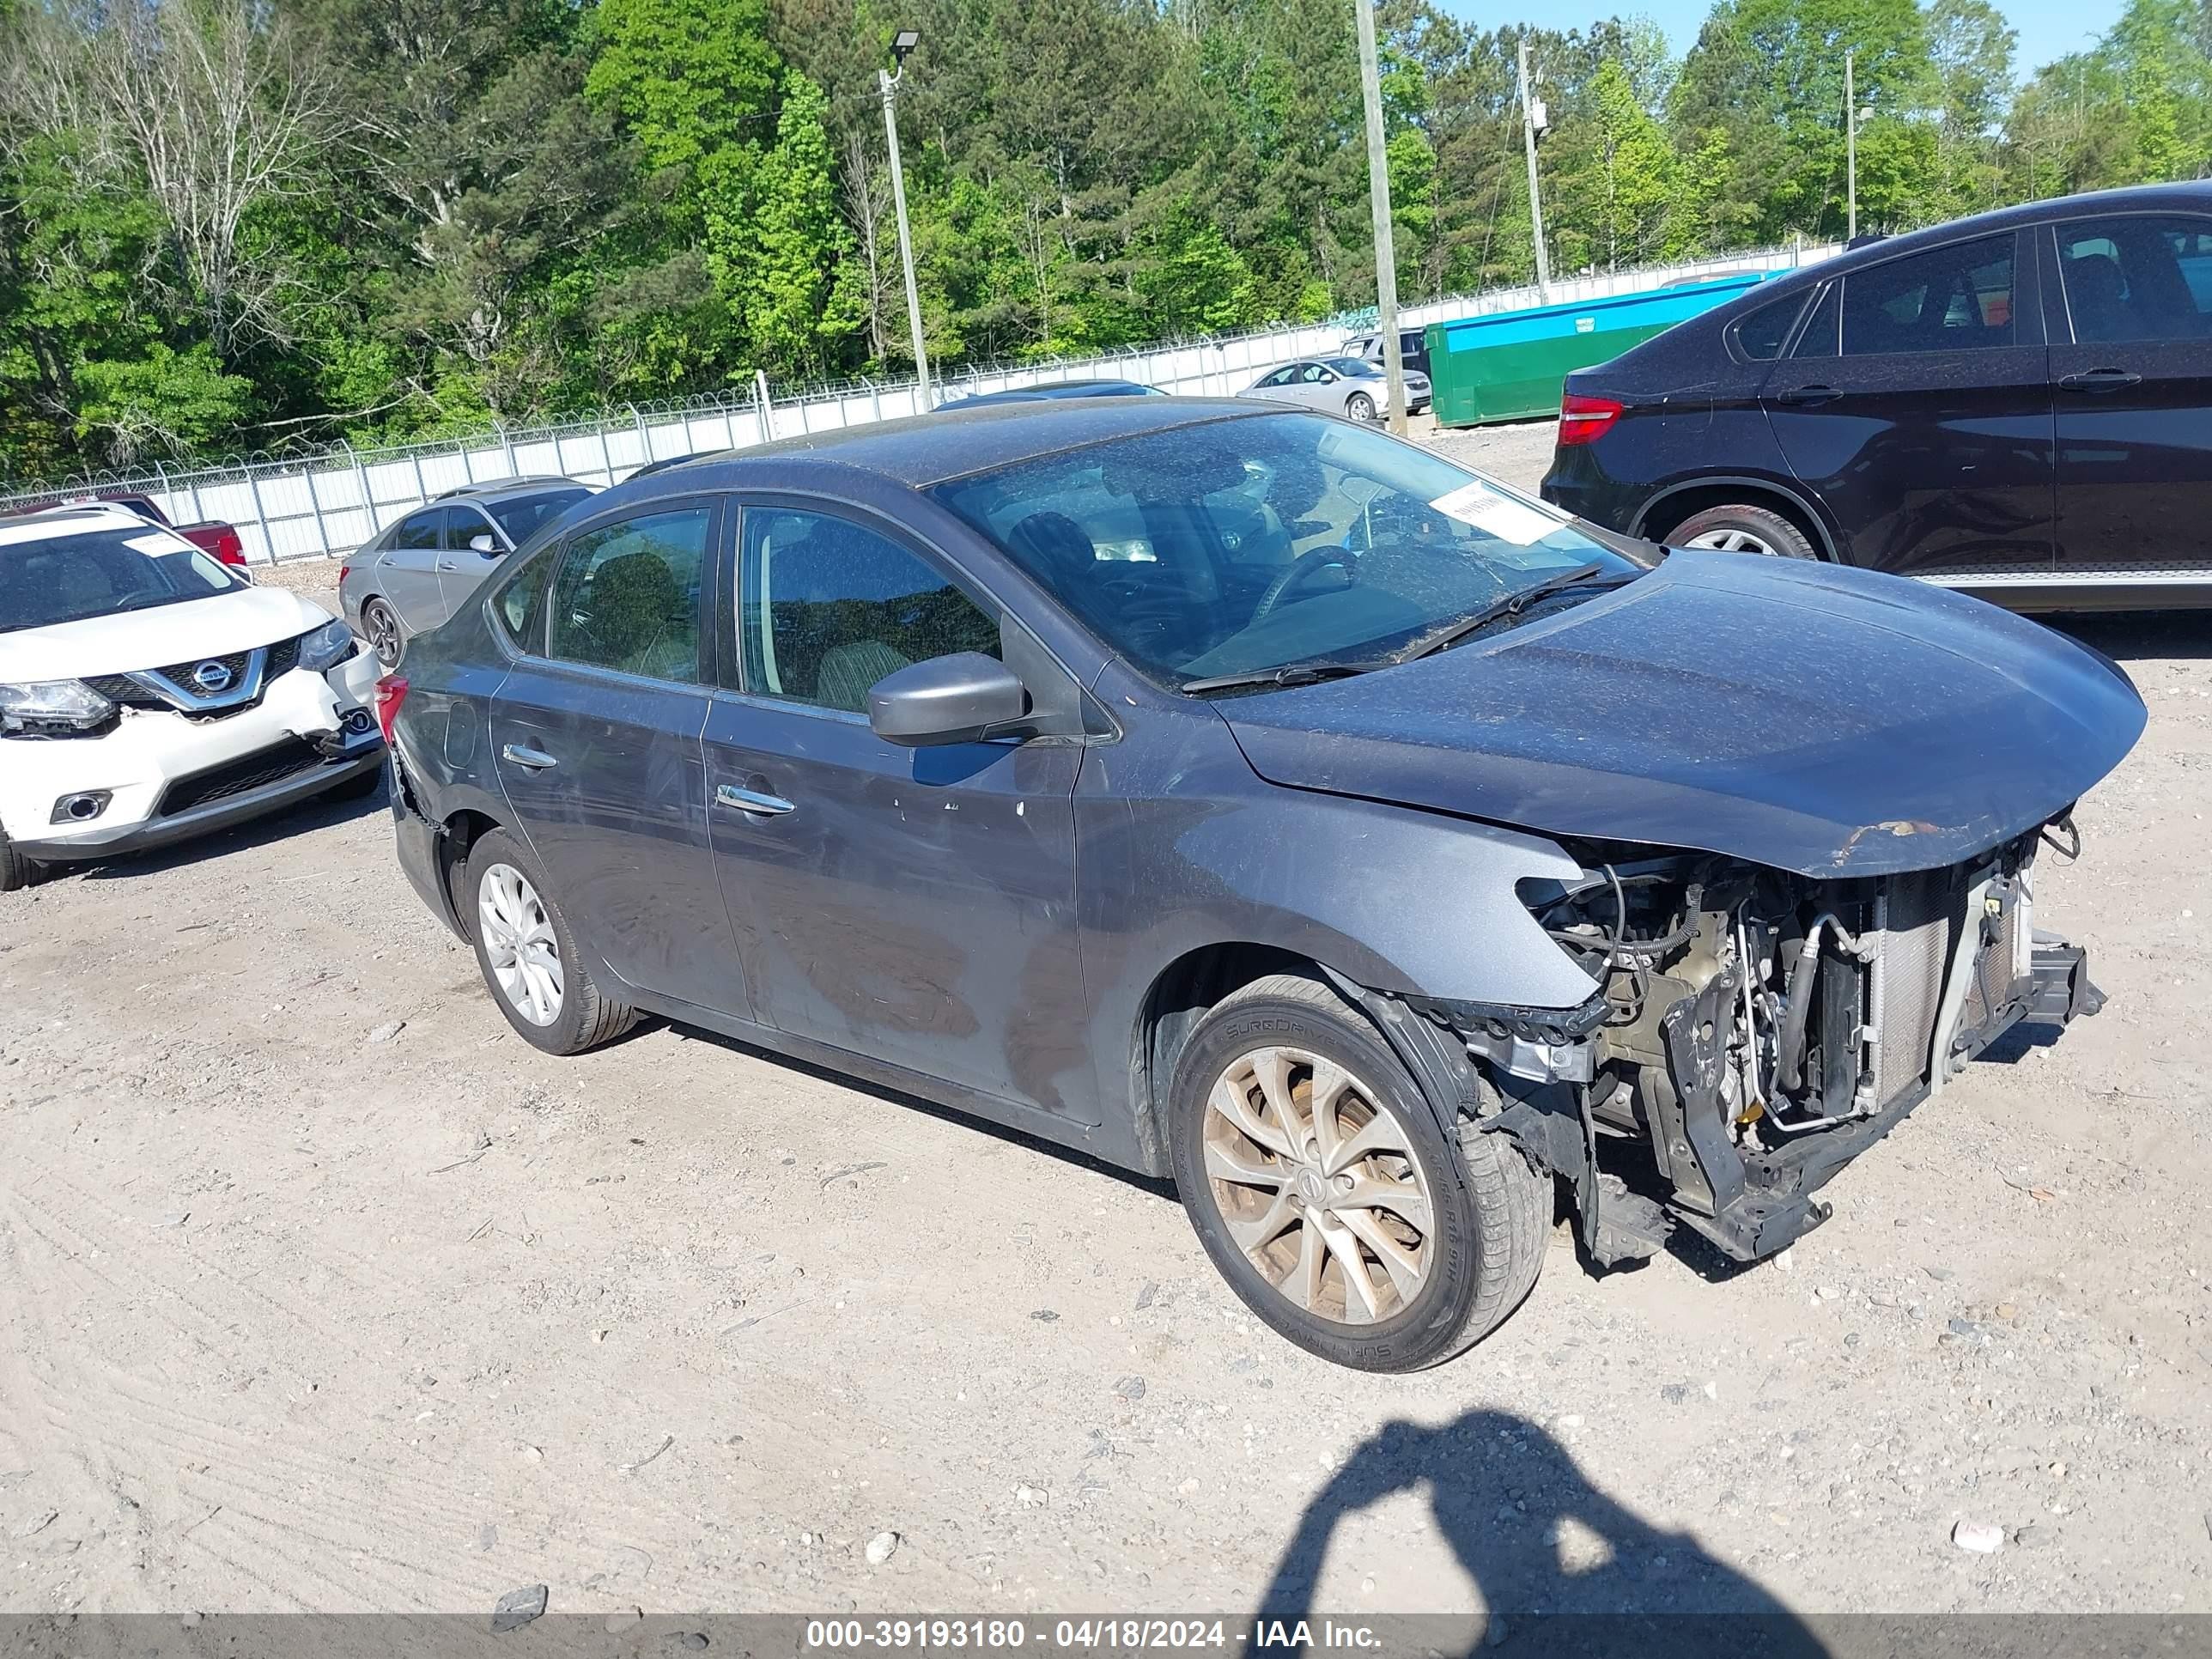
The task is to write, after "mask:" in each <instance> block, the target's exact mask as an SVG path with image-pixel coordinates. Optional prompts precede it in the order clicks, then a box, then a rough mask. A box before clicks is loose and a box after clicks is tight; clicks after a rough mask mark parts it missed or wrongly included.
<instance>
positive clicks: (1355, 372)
mask: <svg viewBox="0 0 2212 1659" xmlns="http://www.w3.org/2000/svg"><path fill="white" fill-rule="evenodd" d="M1328 366H1329V367H1330V368H1333V369H1334V370H1335V371H1336V372H1337V373H1338V374H1346V375H1351V376H1353V377H1355V378H1358V379H1365V378H1367V377H1368V376H1370V375H1376V374H1381V373H1382V372H1383V371H1382V370H1381V369H1379V368H1376V366H1375V365H1374V364H1373V363H1370V362H1368V361H1367V359H1366V358H1364V357H1331V358H1330V359H1329V360H1328Z"/></svg>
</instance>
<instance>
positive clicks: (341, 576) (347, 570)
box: [338, 564, 353, 587]
mask: <svg viewBox="0 0 2212 1659" xmlns="http://www.w3.org/2000/svg"><path fill="white" fill-rule="evenodd" d="M352 574H353V567H352V566H351V565H349V564H342V565H340V566H339V567H338V586H340V587H343V586H345V579H346V578H347V577H348V576H350V575H352Z"/></svg>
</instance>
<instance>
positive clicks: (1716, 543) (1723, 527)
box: [1666, 502, 1819, 559]
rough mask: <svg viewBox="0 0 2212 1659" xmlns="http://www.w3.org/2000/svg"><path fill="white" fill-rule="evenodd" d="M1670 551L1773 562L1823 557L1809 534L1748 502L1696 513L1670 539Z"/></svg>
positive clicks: (1769, 509) (1667, 539) (1669, 535)
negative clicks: (1709, 552)
mask: <svg viewBox="0 0 2212 1659" xmlns="http://www.w3.org/2000/svg"><path fill="white" fill-rule="evenodd" d="M1666 541H1667V544H1668V546H1669V547H1700V548H1708V549H1711V550H1713V551H1716V552H1720V553H1763V554H1765V555H1766V556H1768V557H1770V558H1778V559H1811V558H1817V557H1818V556H1819V555H1818V554H1816V553H1815V552H1814V550H1813V544H1812V541H1811V539H1810V538H1808V537H1807V536H1806V534H1805V532H1803V531H1802V530H1800V529H1798V527H1797V526H1796V525H1794V524H1792V523H1790V520H1787V519H1785V518H1784V517H1783V516H1782V515H1781V514H1780V513H1777V512H1775V511H1773V510H1772V509H1771V508H1770V507H1753V506H1751V505H1750V504H1749V503H1748V502H1745V503H1742V504H1740V505H1737V506H1733V507H1707V508H1706V509H1705V511H1704V512H1702V513H1692V514H1691V515H1690V516H1689V517H1688V518H1686V519H1685V520H1682V522H1681V523H1680V524H1678V525H1676V526H1674V530H1673V532H1671V533H1669V534H1668V537H1667V538H1666Z"/></svg>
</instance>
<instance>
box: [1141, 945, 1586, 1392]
mask: <svg viewBox="0 0 2212 1659" xmlns="http://www.w3.org/2000/svg"><path fill="white" fill-rule="evenodd" d="M1171 1103H1172V1109H1173V1111H1174V1114H1175V1121H1174V1127H1173V1139H1174V1146H1173V1157H1174V1163H1175V1174H1176V1187H1177V1188H1178V1190H1179V1191H1180V1192H1181V1194H1182V1200H1183V1206H1184V1208H1185V1209H1186V1210H1188V1212H1189V1214H1190V1218H1191V1224H1192V1225H1193V1226H1194V1228H1195V1229H1196V1230H1197V1232H1198V1236H1199V1239H1200V1243H1203V1244H1204V1245H1205V1247H1206V1254H1207V1255H1210V1256H1211V1257H1212V1259H1213V1263H1214V1265H1215V1267H1218V1268H1219V1269H1220V1271H1221V1273H1222V1275H1223V1277H1225V1279H1228V1281H1229V1283H1230V1286H1231V1289H1233V1290H1234V1291H1236V1292H1237V1295H1238V1296H1239V1297H1242V1298H1243V1302H1244V1304H1245V1305H1246V1306H1248V1307H1249V1308H1250V1309H1251V1310H1252V1311H1253V1312H1254V1313H1255V1314H1257V1315H1258V1316H1260V1317H1261V1319H1263V1320H1265V1321H1266V1322H1267V1323H1268V1324H1269V1325H1270V1326H1272V1327H1273V1328H1274V1329H1275V1330H1277V1331H1278V1332H1279V1333H1280V1334H1283V1335H1284V1336H1285V1337H1287V1338H1289V1339H1290V1340H1291V1341H1292V1342H1295V1343H1297V1345H1298V1346H1300V1347H1302V1348H1304V1349H1306V1350H1307V1351H1308V1352H1311V1353H1315V1354H1318V1355H1320V1356H1321V1357H1322V1358H1324V1359H1328V1360H1333V1361H1334V1362H1335V1363H1336V1364H1340V1365H1348V1366H1352V1367H1353V1368H1355V1369H1358V1370H1370V1371H1409V1370H1419V1369H1421V1368H1422V1367H1424V1366H1428V1365H1434V1364H1440V1363H1441V1362H1443V1361H1444V1360H1446V1359H1449V1358H1452V1357H1453V1356H1454V1355H1455V1354H1457V1353H1459V1352H1462V1351H1463V1350H1465V1349H1466V1348H1468V1347H1469V1346H1472V1345H1473V1344H1474V1343H1475V1342H1476V1341H1478V1340H1480V1339H1481V1338H1482V1337H1484V1336H1486V1335H1487V1334H1489V1333H1490V1332H1491V1331H1492V1330H1493V1329H1494V1328H1496V1327H1497V1326H1498V1324H1499V1323H1501V1322H1503V1321H1504V1318H1505V1316H1507V1315H1508V1314H1510V1313H1511V1312H1512V1311H1513V1310H1514V1308H1515V1307H1516V1306H1517V1305H1518V1304H1519V1303H1520V1302H1521V1300H1522V1297H1525V1296H1526V1295H1527V1294H1528V1290H1529V1288H1530V1287H1531V1286H1532V1285H1534V1283H1535V1278H1536V1272H1537V1270H1538V1268H1540V1267H1541V1265H1542V1261H1543V1251H1544V1244H1545V1237H1546V1233H1547V1230H1548V1228H1549V1226H1550V1222H1551V1203H1550V1183H1549V1182H1548V1181H1547V1179H1546V1177H1545V1176H1542V1175H1541V1174H1540V1173H1539V1172H1538V1171H1537V1170H1534V1169H1533V1168H1532V1167H1531V1166H1530V1165H1529V1164H1528V1161H1527V1159H1526V1158H1524V1157H1523V1156H1522V1152H1521V1151H1520V1148H1519V1147H1518V1146H1516V1145H1515V1144H1513V1143H1512V1142H1511V1141H1510V1140H1509V1139H1504V1138H1503V1137H1500V1136H1497V1135H1474V1136H1472V1137H1470V1138H1469V1139H1468V1140H1467V1142H1466V1143H1465V1144H1464V1145H1463V1146H1462V1145H1455V1144H1454V1143H1453V1142H1452V1141H1449V1140H1448V1139H1446V1138H1445V1136H1444V1134H1443V1132H1442V1130H1441V1129H1440V1128H1439V1127H1437V1121H1436V1120H1435V1118H1434V1117H1433V1116H1432V1115H1431V1113H1430V1111H1429V1108H1428V1104H1427V1103H1426V1101H1425V1100H1424V1099H1423V1098H1422V1097H1421V1094H1420V1091H1419V1087H1418V1085H1416V1084H1415V1083H1414V1081H1413V1078H1412V1077H1411V1076H1410V1075H1409V1074H1408V1073H1407V1071H1406V1069H1405V1067H1404V1066H1402V1065H1401V1063H1400V1062H1399V1060H1398V1059H1397V1057H1396V1055H1395V1054H1393V1053H1392V1052H1391V1051H1390V1049H1389V1047H1388V1045H1387V1044H1385V1043H1384V1042H1383V1040H1382V1038H1381V1037H1380V1036H1378V1035H1377V1034H1376V1031H1375V1030H1374V1028H1373V1027H1372V1026H1370V1024H1368V1023H1367V1022H1366V1021H1365V1020H1364V1019H1362V1018H1360V1017H1359V1015H1358V1013H1357V1012H1354V1011H1353V1010H1352V1009H1351V1008H1349V1007H1347V1006H1346V1005H1345V1004H1344V1002H1343V1001H1342V1000H1340V998H1338V997H1337V995H1336V994H1335V993H1334V992H1333V991H1331V990H1330V989H1329V988H1328V987H1326V986H1324V985H1322V984H1321V983H1319V982H1318V981H1314V980H1311V979H1308V978H1305V977H1304V976H1302V975H1289V974H1283V975H1272V976H1270V977H1269V978H1267V979H1263V980H1260V981H1256V982H1255V983H1254V984H1252V985H1249V986H1247V987H1244V988H1243V990H1241V991H1239V992H1237V994H1235V995H1233V996H1231V997H1230V998H1229V999H1228V1000H1225V1001H1224V1002H1223V1003H1222V1004H1221V1005H1220V1006H1218V1007H1217V1008H1215V1009H1214V1010H1213V1011H1212V1012H1211V1013H1210V1014H1208V1015H1207V1016H1206V1018H1205V1020H1204V1021H1203V1022H1202V1023H1201V1024H1200V1026H1199V1028H1198V1030H1196V1031H1195V1032H1194V1034H1193V1035H1192V1037H1191V1041H1190V1043H1189V1046H1188V1048H1185V1049H1184V1051H1183V1054H1182V1060H1180V1062H1179V1063H1178V1064H1177V1066H1176V1078H1175V1082H1174V1085H1173V1092H1172V1097H1171Z"/></svg>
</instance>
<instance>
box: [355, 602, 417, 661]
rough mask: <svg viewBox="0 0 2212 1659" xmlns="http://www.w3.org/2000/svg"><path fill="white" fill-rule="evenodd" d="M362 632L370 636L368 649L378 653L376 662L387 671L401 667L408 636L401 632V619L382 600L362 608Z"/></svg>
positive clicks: (369, 603)
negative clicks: (400, 661)
mask: <svg viewBox="0 0 2212 1659" xmlns="http://www.w3.org/2000/svg"><path fill="white" fill-rule="evenodd" d="M361 630H362V633H363V634H365V635H368V648H369V649H370V650H371V651H374V653H376V660H377V662H378V663H379V664H380V665H382V666H383V667H385V668H386V669H392V668H397V667H398V666H399V659H400V658H401V657H402V656H403V655H404V654H405V653H406V650H407V636H406V635H404V634H402V633H401V632H400V631H399V618H398V617H397V616H395V615H394V614H393V613H392V607H391V606H390V605H386V603H385V602H384V601H383V600H382V599H371V600H370V601H369V602H368V604H367V605H363V606H362V608H361Z"/></svg>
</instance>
